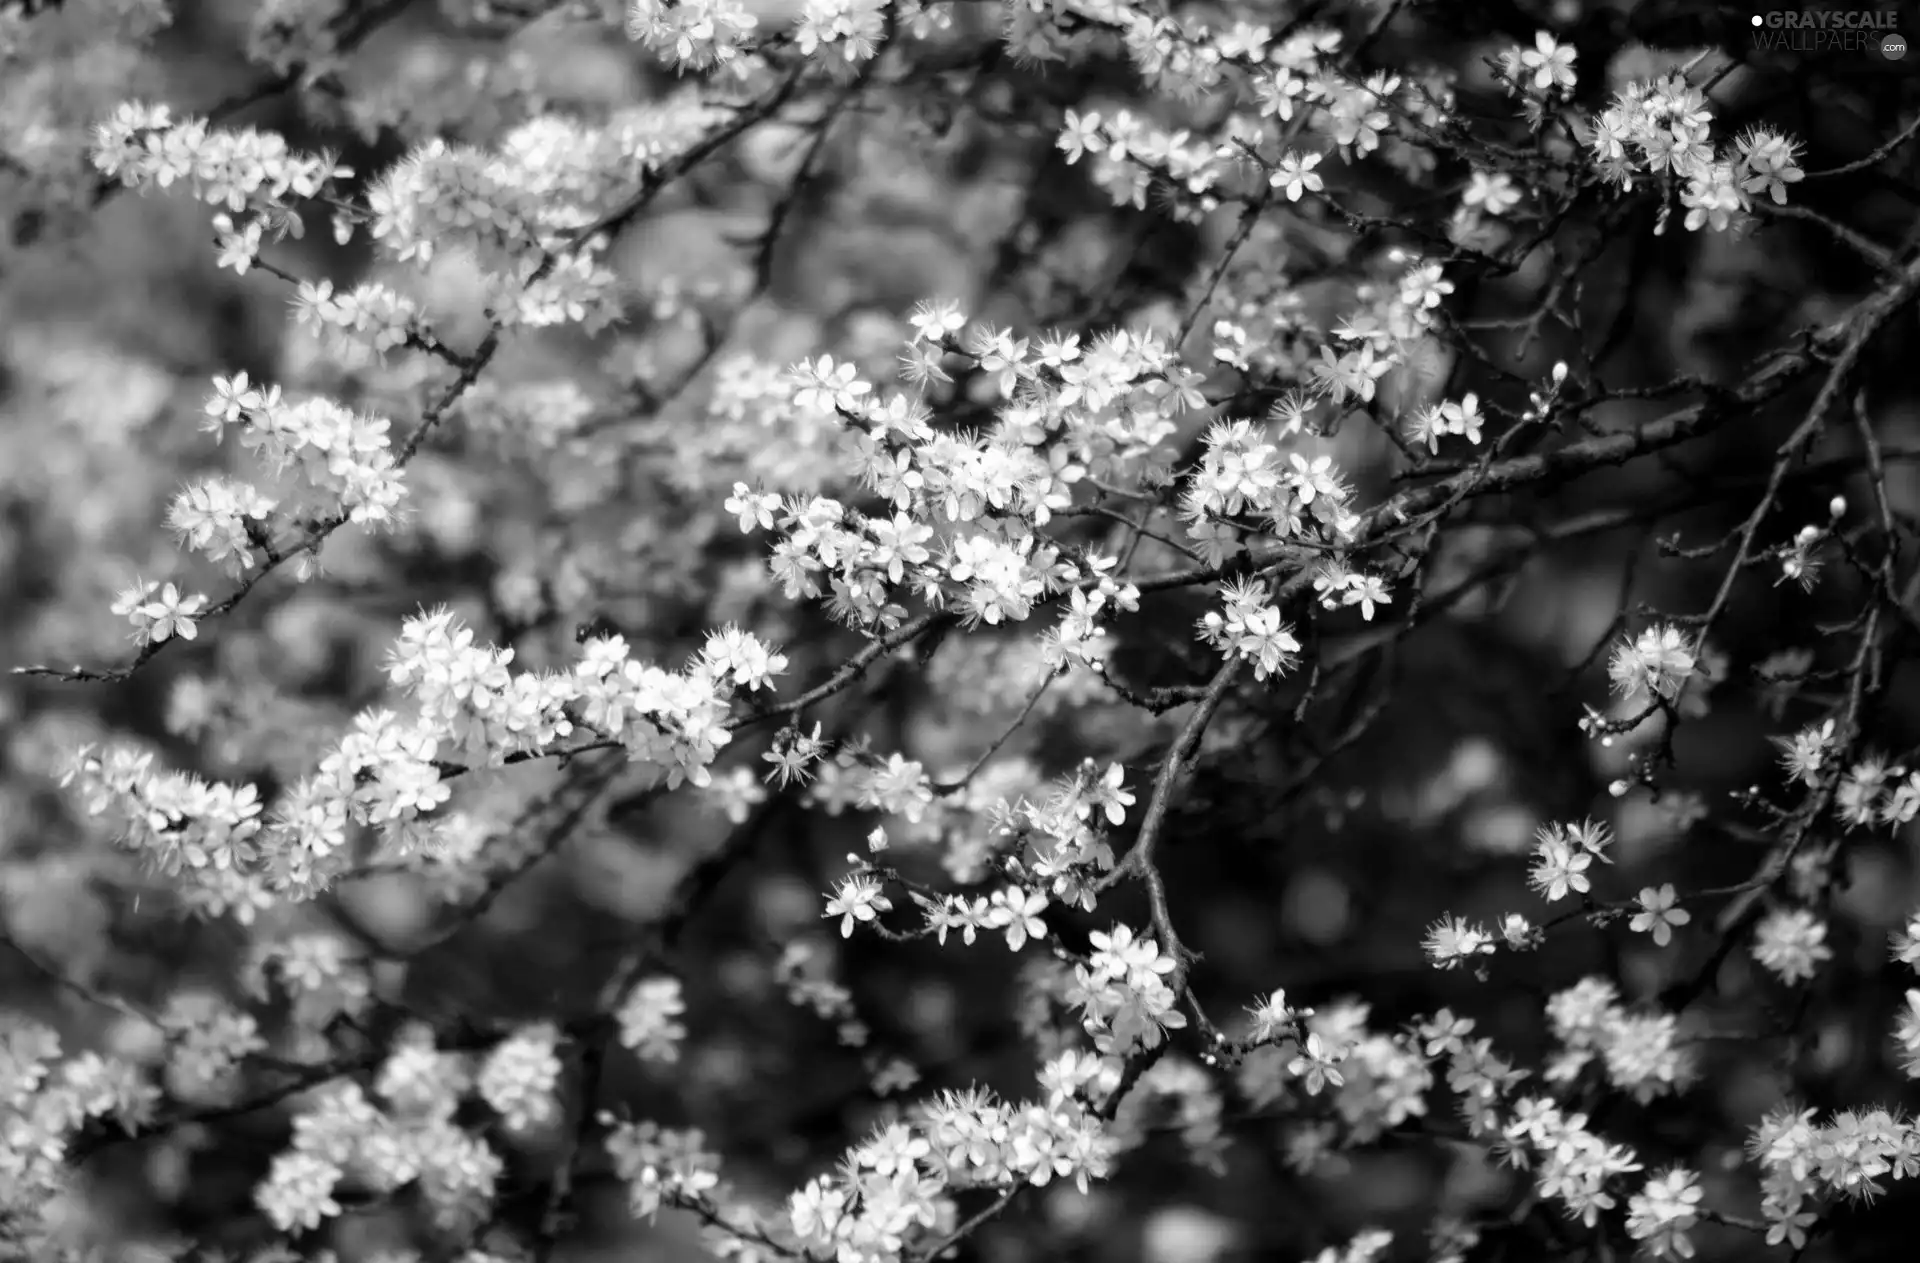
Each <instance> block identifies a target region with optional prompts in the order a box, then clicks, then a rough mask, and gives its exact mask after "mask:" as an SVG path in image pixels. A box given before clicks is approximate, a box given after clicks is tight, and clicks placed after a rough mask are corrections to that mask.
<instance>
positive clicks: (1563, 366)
mask: <svg viewBox="0 0 1920 1263" xmlns="http://www.w3.org/2000/svg"><path fill="white" fill-rule="evenodd" d="M1565 380H1567V362H1566V361H1565V360H1556V361H1554V365H1553V384H1554V385H1556V386H1558V385H1559V384H1560V383H1561V382H1563V381H1565Z"/></svg>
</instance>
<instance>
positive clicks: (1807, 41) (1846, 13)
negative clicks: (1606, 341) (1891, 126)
mask: <svg viewBox="0 0 1920 1263" xmlns="http://www.w3.org/2000/svg"><path fill="white" fill-rule="evenodd" d="M1899 25H1900V24H1899V21H1898V16H1897V14H1896V13H1895V11H1894V10H1892V9H1782V10H1779V11H1778V12H1775V13H1756V14H1754V15H1753V46H1754V48H1755V49H1757V50H1759V51H1761V52H1782V53H1872V54H1874V55H1875V56H1878V57H1884V58H1886V59H1887V60H1888V61H1899V60H1900V59H1901V58H1903V57H1905V56H1906V55H1907V37H1906V36H1904V35H1902V34H1901V33H1900V31H1899V29H1898V28H1899Z"/></svg>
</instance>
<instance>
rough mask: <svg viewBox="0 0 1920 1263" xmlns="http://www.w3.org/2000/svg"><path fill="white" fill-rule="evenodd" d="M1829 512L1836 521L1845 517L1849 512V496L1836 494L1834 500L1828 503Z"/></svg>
mask: <svg viewBox="0 0 1920 1263" xmlns="http://www.w3.org/2000/svg"><path fill="white" fill-rule="evenodd" d="M1827 512H1828V513H1831V514H1832V515H1833V517H1834V520H1836V521H1838V520H1839V519H1840V518H1842V517H1845V516H1846V513H1847V498H1846V497H1845V496H1835V497H1834V498H1833V502H1832V503H1831V504H1829V505H1827Z"/></svg>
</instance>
